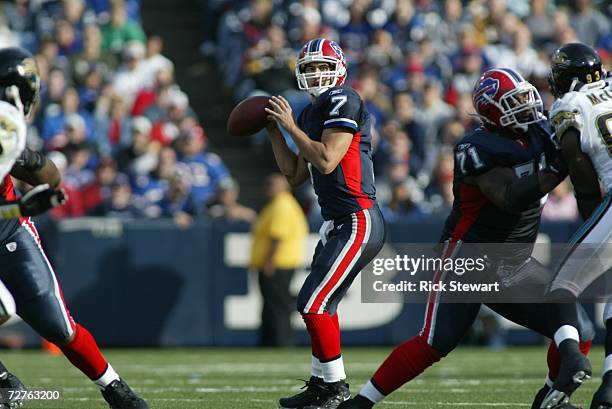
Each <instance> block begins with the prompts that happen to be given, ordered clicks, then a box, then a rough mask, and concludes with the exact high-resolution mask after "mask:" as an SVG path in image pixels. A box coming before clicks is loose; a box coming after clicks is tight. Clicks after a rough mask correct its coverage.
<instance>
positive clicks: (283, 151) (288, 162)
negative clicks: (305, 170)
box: [268, 130, 298, 182]
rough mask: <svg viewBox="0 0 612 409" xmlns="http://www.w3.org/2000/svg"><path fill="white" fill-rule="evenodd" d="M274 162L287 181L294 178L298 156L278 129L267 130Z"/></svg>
mask: <svg viewBox="0 0 612 409" xmlns="http://www.w3.org/2000/svg"><path fill="white" fill-rule="evenodd" d="M268 132H269V133H270V142H271V143H272V151H273V152H274V158H275V159H276V164H277V165H278V168H279V169H280V171H281V173H282V174H283V175H284V176H285V177H286V178H287V180H288V181H289V182H291V179H293V178H295V176H296V174H297V171H298V157H297V155H296V154H295V153H293V152H292V151H291V149H289V147H288V146H287V143H286V142H285V138H283V135H282V134H281V133H280V132H279V131H278V130H273V131H268Z"/></svg>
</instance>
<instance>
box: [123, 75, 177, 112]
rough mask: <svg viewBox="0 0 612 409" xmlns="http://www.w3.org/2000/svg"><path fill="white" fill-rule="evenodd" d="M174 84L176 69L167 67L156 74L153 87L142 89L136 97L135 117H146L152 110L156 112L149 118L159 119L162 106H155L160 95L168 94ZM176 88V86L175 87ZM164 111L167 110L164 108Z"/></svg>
mask: <svg viewBox="0 0 612 409" xmlns="http://www.w3.org/2000/svg"><path fill="white" fill-rule="evenodd" d="M173 84H174V67H170V66H166V67H165V68H160V69H159V70H157V72H156V73H155V79H154V81H153V85H152V86H150V87H145V88H143V89H141V90H140V91H139V92H138V94H137V95H136V99H135V101H134V105H133V106H132V112H131V114H132V115H133V116H140V115H145V113H146V112H147V110H148V109H149V108H152V109H153V110H155V111H156V113H155V114H154V115H152V111H151V112H149V116H152V117H154V119H157V118H158V117H159V116H160V111H159V109H160V107H161V105H160V106H157V107H156V106H155V105H156V103H157V102H158V99H159V98H160V94H162V93H163V92H167V91H169V90H170V89H171V87H172V86H173ZM174 87H176V86H174ZM162 109H165V107H164V108H162Z"/></svg>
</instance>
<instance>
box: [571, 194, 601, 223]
mask: <svg viewBox="0 0 612 409" xmlns="http://www.w3.org/2000/svg"><path fill="white" fill-rule="evenodd" d="M576 201H577V203H578V211H579V212H580V216H582V219H583V220H586V219H588V218H589V217H591V215H592V214H593V212H594V211H595V209H597V206H599V204H600V203H601V198H600V199H588V200H584V199H582V200H581V199H580V198H576Z"/></svg>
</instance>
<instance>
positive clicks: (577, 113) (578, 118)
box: [550, 92, 585, 141]
mask: <svg viewBox="0 0 612 409" xmlns="http://www.w3.org/2000/svg"><path fill="white" fill-rule="evenodd" d="M582 98H585V96H584V95H582V94H580V93H579V92H569V93H567V94H565V95H564V96H563V98H561V99H558V100H556V101H555V102H554V103H553V106H552V109H551V111H550V123H551V125H552V127H553V128H554V130H555V135H556V138H557V140H558V141H560V139H559V138H561V137H562V136H563V134H564V133H565V132H566V131H567V130H568V129H570V128H574V129H576V130H577V131H581V130H582V125H583V119H582V112H581V111H582V109H581V99H582Z"/></svg>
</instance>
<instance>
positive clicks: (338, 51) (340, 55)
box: [329, 41, 344, 60]
mask: <svg viewBox="0 0 612 409" xmlns="http://www.w3.org/2000/svg"><path fill="white" fill-rule="evenodd" d="M329 45H330V46H331V48H332V50H334V52H335V53H336V55H337V56H338V58H339V59H340V60H344V53H343V52H342V48H340V46H339V45H338V44H336V42H335V41H330V42H329Z"/></svg>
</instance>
